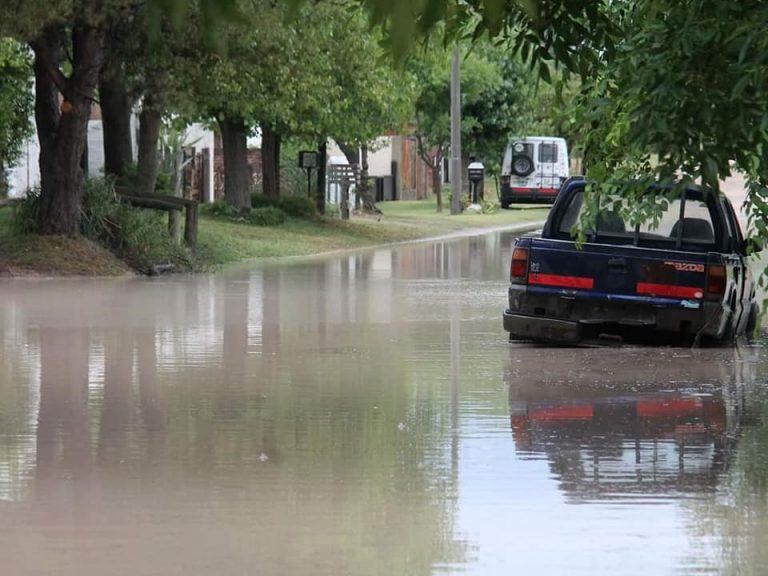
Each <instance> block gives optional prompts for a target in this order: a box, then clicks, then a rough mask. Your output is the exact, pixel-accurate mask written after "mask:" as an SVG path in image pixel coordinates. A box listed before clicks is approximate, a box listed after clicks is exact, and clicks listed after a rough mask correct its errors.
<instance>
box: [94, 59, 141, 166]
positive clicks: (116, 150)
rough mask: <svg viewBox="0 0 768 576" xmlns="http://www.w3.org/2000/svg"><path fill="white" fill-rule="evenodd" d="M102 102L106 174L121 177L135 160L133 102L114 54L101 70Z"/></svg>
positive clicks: (100, 91) (100, 89) (100, 92)
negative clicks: (132, 131) (132, 122)
mask: <svg viewBox="0 0 768 576" xmlns="http://www.w3.org/2000/svg"><path fill="white" fill-rule="evenodd" d="M99 101H100V103H101V122H102V128H103V131H104V173H105V174H109V175H112V176H116V177H118V178H122V177H123V176H125V171H126V169H127V168H128V166H130V165H131V163H132V162H133V138H131V109H132V108H133V101H132V99H131V97H130V95H129V94H128V89H127V88H126V85H125V76H124V73H123V70H122V64H121V62H119V61H118V60H116V59H115V58H114V57H108V58H107V60H106V62H105V65H104V66H103V67H102V69H101V77H100V78H99Z"/></svg>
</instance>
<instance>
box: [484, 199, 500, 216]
mask: <svg viewBox="0 0 768 576" xmlns="http://www.w3.org/2000/svg"><path fill="white" fill-rule="evenodd" d="M497 209H498V204H496V202H491V201H490V200H483V214H495V213H496V210H497Z"/></svg>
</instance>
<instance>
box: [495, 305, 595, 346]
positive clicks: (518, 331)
mask: <svg viewBox="0 0 768 576" xmlns="http://www.w3.org/2000/svg"><path fill="white" fill-rule="evenodd" d="M504 330H506V331H507V332H509V333H510V335H511V336H512V337H513V338H522V339H526V340H528V339H530V340H537V341H540V342H558V343H563V344H578V343H579V342H581V327H580V326H579V323H578V322H572V321H568V320H558V319H555V318H540V317H536V316H524V315H522V314H515V313H513V312H512V311H510V310H505V311H504Z"/></svg>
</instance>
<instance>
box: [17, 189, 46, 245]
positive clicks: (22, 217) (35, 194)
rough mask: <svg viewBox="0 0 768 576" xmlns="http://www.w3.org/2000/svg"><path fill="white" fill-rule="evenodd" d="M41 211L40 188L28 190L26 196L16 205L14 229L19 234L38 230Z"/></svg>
mask: <svg viewBox="0 0 768 576" xmlns="http://www.w3.org/2000/svg"><path fill="white" fill-rule="evenodd" d="M39 212H40V189H39V188H31V189H30V190H27V195H26V197H25V198H24V199H23V200H21V201H19V202H18V203H17V204H15V206H14V211H13V229H14V232H16V233H17V234H32V233H34V232H35V231H36V230H37V216H38V214H39Z"/></svg>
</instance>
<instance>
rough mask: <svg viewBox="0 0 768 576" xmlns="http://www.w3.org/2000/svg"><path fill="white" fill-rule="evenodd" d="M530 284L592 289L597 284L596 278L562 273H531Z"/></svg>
mask: <svg viewBox="0 0 768 576" xmlns="http://www.w3.org/2000/svg"><path fill="white" fill-rule="evenodd" d="M528 284H539V285H542V286H562V287H564V288H582V289H584V290H592V288H593V287H594V285H595V280H594V278H584V277H582V276H561V275H560V274H531V275H530V276H529V277H528Z"/></svg>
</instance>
